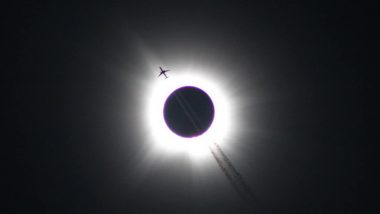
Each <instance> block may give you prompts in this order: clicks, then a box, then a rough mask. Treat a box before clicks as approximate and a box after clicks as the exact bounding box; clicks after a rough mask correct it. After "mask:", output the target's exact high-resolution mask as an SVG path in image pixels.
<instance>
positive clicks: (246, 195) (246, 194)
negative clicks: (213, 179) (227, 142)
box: [209, 143, 258, 211]
mask: <svg viewBox="0 0 380 214" xmlns="http://www.w3.org/2000/svg"><path fill="white" fill-rule="evenodd" d="M209 148H210V151H211V154H212V155H213V156H214V158H215V160H216V162H217V164H218V166H219V168H220V169H221V170H222V172H223V173H224V175H225V176H226V177H227V179H228V181H229V182H230V184H231V185H232V187H233V188H234V189H235V191H236V192H237V194H238V195H239V196H240V197H241V198H242V199H243V201H244V202H245V203H246V205H247V207H249V208H250V209H252V211H257V210H258V207H257V201H256V198H255V197H254V195H253V193H252V191H251V189H250V188H249V186H248V185H247V184H246V183H245V181H244V180H243V178H242V176H241V175H240V174H239V172H238V171H237V170H236V169H235V167H234V166H233V165H232V163H231V161H230V160H229V159H228V157H227V156H226V154H225V153H224V152H223V150H222V149H221V148H220V146H219V145H218V144H217V143H213V144H212V145H210V147H209Z"/></svg>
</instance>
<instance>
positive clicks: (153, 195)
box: [1, 1, 380, 213]
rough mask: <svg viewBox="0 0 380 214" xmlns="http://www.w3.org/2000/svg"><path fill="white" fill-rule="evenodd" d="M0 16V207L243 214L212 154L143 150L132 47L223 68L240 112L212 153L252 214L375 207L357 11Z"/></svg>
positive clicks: (370, 9) (371, 92)
mask: <svg viewBox="0 0 380 214" xmlns="http://www.w3.org/2000/svg"><path fill="white" fill-rule="evenodd" d="M215 2H217V1H215ZM3 10H4V12H3V13H2V23H3V24H2V26H3V35H4V36H5V39H4V40H3V42H2V47H3V48H2V49H3V50H5V54H6V55H7V58H5V60H4V63H2V65H1V66H2V69H1V70H2V72H3V74H5V78H4V76H3V81H4V83H3V84H2V88H3V91H5V93H6V95H5V96H3V102H4V104H3V105H5V107H6V109H7V110H5V111H3V113H4V116H3V119H2V120H3V121H5V123H6V125H7V127H8V128H7V129H6V133H5V136H3V139H6V140H4V141H3V142H2V143H3V149H2V151H3V153H5V155H4V156H3V157H5V158H4V159H3V158H2V159H3V161H2V162H3V164H4V165H5V166H4V167H3V169H2V177H3V176H4V177H5V182H4V183H3V186H5V191H4V188H3V189H2V191H1V192H2V193H3V194H4V193H5V194H4V195H5V196H6V198H7V200H6V201H5V202H4V203H5V204H4V205H3V206H2V208H1V209H3V208H5V212H2V213H244V208H243V207H242V206H241V203H240V201H239V198H238V197H237V195H236V194H235V192H234V191H233V189H232V188H231V187H230V186H229V183H228V182H227V180H226V178H225V177H224V175H223V173H221V172H220V170H219V169H218V167H217V165H216V163H215V164H214V165H213V164H205V165H206V166H202V165H201V166H199V167H198V168H197V167H196V166H194V165H192V164H191V161H190V160H189V159H188V158H186V157H182V156H180V155H177V156H174V157H173V156H171V157H165V154H163V155H162V156H161V157H160V156H159V155H157V154H155V155H151V156H150V148H149V146H150V144H149V143H147V142H146V140H144V137H143V136H144V133H143V130H142V129H141V128H140V126H141V124H140V123H139V122H138V121H139V120H138V118H136V111H137V109H138V106H139V104H138V98H139V97H140V96H144V95H145V94H144V91H143V90H142V89H141V87H140V88H138V87H135V86H136V85H139V82H138V81H139V79H140V77H142V76H143V75H142V74H141V73H142V72H145V71H143V70H144V69H145V70H146V67H147V65H146V63H147V62H146V59H144V57H143V56H142V55H141V53H140V50H139V49H138V48H137V47H138V45H137V43H139V44H144V46H145V47H147V48H148V49H149V50H150V51H151V52H152V53H153V54H154V55H155V56H156V57H158V58H159V59H160V61H161V62H163V63H164V65H165V66H167V67H169V69H170V67H171V65H174V64H176V63H177V65H178V64H181V63H186V61H191V62H193V63H194V62H195V63H196V62H201V63H206V64H207V65H210V66H215V67H219V68H224V69H225V70H224V71H223V72H222V71H221V72H220V76H221V77H223V79H227V80H228V82H229V83H230V84H231V87H232V88H236V91H237V93H238V96H239V97H240V98H241V99H242V100H244V108H242V109H241V111H242V112H241V114H242V115H244V116H245V117H244V120H241V121H237V122H236V123H241V124H244V130H245V131H243V132H242V134H241V135H240V136H239V137H237V138H236V139H235V141H237V142H234V144H232V145H234V146H230V147H227V148H225V152H226V154H227V155H228V156H229V157H230V158H231V160H232V162H233V163H234V165H235V167H236V168H237V169H238V170H239V172H240V173H241V174H242V176H243V177H244V178H245V180H246V182H247V183H248V185H249V186H251V188H252V190H253V192H254V194H255V195H256V197H257V198H258V201H260V203H261V205H262V207H264V210H266V211H267V212H268V213H378V212H379V211H378V206H377V205H376V203H377V202H378V199H379V193H378V188H377V187H378V185H377V176H376V175H377V172H378V168H379V167H378V166H377V164H376V163H377V162H379V155H378V154H379V151H380V149H379V146H378V141H377V140H376V139H377V138H375V135H374V133H373V132H374V130H375V129H374V126H372V125H374V124H375V123H374V119H373V117H374V116H375V114H374V113H373V112H374V110H375V107H373V105H372V104H374V103H375V101H376V100H378V98H377V94H376V89H375V81H376V79H375V78H374V77H375V75H374V73H376V72H377V71H378V66H377V65H378V59H379V48H378V43H379V34H378V22H379V18H378V16H377V15H376V14H377V11H376V9H375V7H374V6H373V5H363V4H362V5H357V4H350V3H347V2H346V1H341V2H330V1H328V2H326V3H302V4H299V3H293V2H289V1H284V2H282V3H279V2H277V1H265V3H252V2H251V3H248V1H231V2H229V3H227V1H218V3H213V2H211V1H199V2H196V1H189V2H179V1H173V2H161V1H154V2H149V3H148V2H145V3H144V2H143V1H141V3H137V2H136V3H126V2H123V3H107V4H104V5H102V4H95V3H83V4H80V3H75V4H67V3H61V4H58V3H57V4H54V3H49V4H45V3H29V2H27V3H22V2H18V3H14V4H13V5H9V6H7V7H4V8H3ZM158 66H162V65H160V64H157V68H158ZM226 71H228V72H226ZM157 72H158V69H157ZM173 72H174V71H173ZM155 77H156V76H155V73H154V71H152V79H153V78H155ZM376 85H377V84H376ZM375 95H376V96H375ZM8 130H9V131H8ZM210 156H211V155H210Z"/></svg>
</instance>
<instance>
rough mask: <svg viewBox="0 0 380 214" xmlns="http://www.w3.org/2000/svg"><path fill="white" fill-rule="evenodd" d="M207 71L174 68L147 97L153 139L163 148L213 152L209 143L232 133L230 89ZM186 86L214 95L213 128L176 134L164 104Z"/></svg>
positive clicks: (154, 85)
mask: <svg viewBox="0 0 380 214" xmlns="http://www.w3.org/2000/svg"><path fill="white" fill-rule="evenodd" d="M203 73H205V72H202V73H200V72H196V71H193V70H191V71H190V70H189V71H183V72H180V71H173V72H171V73H170V74H169V78H168V79H161V78H158V79H156V80H155V81H154V82H153V84H152V85H150V89H149V90H148V96H147V100H146V105H145V106H146V108H147V109H146V112H147V114H146V118H145V124H147V128H148V130H149V133H150V138H151V141H152V142H153V143H154V144H155V145H157V146H158V147H160V148H163V149H166V150H168V151H185V152H188V153H189V154H191V155H197V156H198V155H201V154H205V153H207V154H208V152H209V150H208V146H209V145H210V144H211V143H213V142H215V141H220V140H223V139H224V138H225V137H226V136H228V135H229V134H230V133H231V125H232V120H231V107H230V103H229V102H228V100H227V99H226V93H225V92H223V91H222V90H221V87H220V86H218V85H217V83H216V82H215V81H213V80H215V78H211V77H210V76H207V75H204V74H203ZM183 86H194V87H198V88H200V89H202V90H204V91H205V92H206V93H207V94H208V95H209V96H210V98H211V99H212V101H213V103H214V108H215V116H214V121H213V123H212V124H211V126H210V128H209V129H208V130H207V131H206V132H205V133H203V134H202V135H200V136H197V137H193V138H183V137H180V136H178V135H176V134H174V133H173V132H172V131H171V130H170V129H169V128H168V127H167V125H166V123H165V120H164V116H163V108H164V104H165V101H166V99H167V97H168V96H169V95H170V94H171V93H172V92H173V91H175V90H176V89H178V88H180V87H183Z"/></svg>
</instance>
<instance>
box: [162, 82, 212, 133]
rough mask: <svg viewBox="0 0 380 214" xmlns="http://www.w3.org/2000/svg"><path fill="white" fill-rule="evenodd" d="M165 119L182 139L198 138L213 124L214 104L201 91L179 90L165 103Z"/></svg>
mask: <svg viewBox="0 0 380 214" xmlns="http://www.w3.org/2000/svg"><path fill="white" fill-rule="evenodd" d="M164 118H165V122H166V124H167V126H168V127H169V129H170V130H171V131H173V132H174V133H175V134H177V135H179V136H181V137H196V136H199V135H201V134H203V133H204V132H206V131H207V129H208V128H209V127H210V125H211V124H212V121H213V119H214V104H213V103H212V100H211V99H210V97H209V96H208V95H207V94H206V93H205V92H204V91H203V90H201V89H199V88H196V87H193V86H185V87H181V88H178V89H177V90H175V91H174V92H173V93H171V94H170V95H169V97H168V98H167V99H166V101H165V106H164Z"/></svg>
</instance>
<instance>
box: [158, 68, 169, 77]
mask: <svg viewBox="0 0 380 214" xmlns="http://www.w3.org/2000/svg"><path fill="white" fill-rule="evenodd" d="M160 70H161V73H160V74H159V75H158V76H161V75H162V74H163V75H164V76H165V79H167V78H168V76H166V72H168V71H170V70H163V69H162V68H161V67H160Z"/></svg>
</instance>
